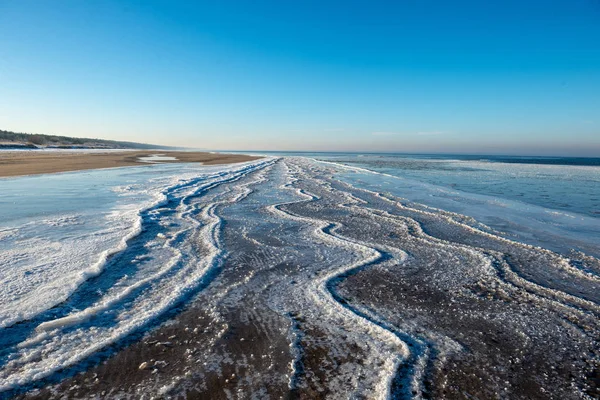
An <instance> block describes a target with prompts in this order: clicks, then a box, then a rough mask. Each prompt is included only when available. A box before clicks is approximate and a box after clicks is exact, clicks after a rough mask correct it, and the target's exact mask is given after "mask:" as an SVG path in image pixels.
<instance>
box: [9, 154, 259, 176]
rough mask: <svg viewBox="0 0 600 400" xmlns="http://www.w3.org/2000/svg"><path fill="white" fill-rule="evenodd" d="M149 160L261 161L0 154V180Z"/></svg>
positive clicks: (192, 156)
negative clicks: (1, 178) (2, 178)
mask: <svg viewBox="0 0 600 400" xmlns="http://www.w3.org/2000/svg"><path fill="white" fill-rule="evenodd" d="M152 156H154V157H155V158H156V159H158V160H160V163H173V162H176V163H182V162H184V163H202V164H204V165H215V164H232V163H239V162H245V161H252V160H255V159H258V158H260V157H253V156H248V155H243V154H224V153H208V152H186V151H156V150H152V151H149V150H131V151H129V150H125V151H108V152H81V151H78V152H69V151H0V177H11V176H22V175H36V174H48V173H55V172H68V171H79V170H87V169H98V168H114V167H127V166H142V165H148V162H144V161H143V159H144V158H145V159H148V157H152ZM157 156H158V157H157ZM140 158H142V160H140ZM171 158H173V159H171Z"/></svg>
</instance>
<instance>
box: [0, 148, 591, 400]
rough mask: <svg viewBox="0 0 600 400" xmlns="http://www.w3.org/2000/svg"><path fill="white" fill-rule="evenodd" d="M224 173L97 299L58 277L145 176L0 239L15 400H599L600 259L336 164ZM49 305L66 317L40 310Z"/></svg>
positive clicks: (98, 279)
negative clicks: (438, 205) (494, 228)
mask: <svg viewBox="0 0 600 400" xmlns="http://www.w3.org/2000/svg"><path fill="white" fill-rule="evenodd" d="M220 168H223V171H219V169H220ZM227 168H230V169H229V170H227ZM227 168H225V167H217V168H214V170H213V172H211V173H209V174H207V176H206V177H204V178H203V177H196V179H185V180H183V181H181V182H179V184H176V185H170V186H168V187H167V188H165V189H162V193H163V194H164V196H165V197H164V198H165V199H168V200H167V201H166V202H162V203H157V205H155V206H153V207H151V208H149V209H145V210H144V211H142V212H141V213H140V218H141V226H140V229H139V231H138V233H137V234H136V235H135V236H131V237H130V239H129V240H128V241H127V243H126V246H124V247H123V248H122V250H120V251H119V252H116V253H114V254H113V255H112V256H111V257H110V258H109V259H107V260H106V262H105V263H104V265H103V267H102V270H101V273H99V274H96V275H92V276H90V277H89V278H88V279H86V280H85V281H80V282H78V281H76V280H74V279H73V278H72V275H69V274H66V273H58V272H56V271H58V270H60V269H61V268H64V264H65V263H68V262H69V259H71V258H75V257H70V256H68V257H67V256H64V257H62V256H61V254H66V253H68V252H69V251H71V250H72V251H73V253H72V254H84V253H85V252H89V250H88V249H89V248H93V246H98V245H99V244H98V242H100V241H97V240H96V241H87V240H88V237H95V238H98V237H100V238H101V239H102V240H101V242H102V243H103V242H106V241H107V240H109V239H110V238H111V237H112V236H110V230H107V229H106V225H102V224H100V225H99V226H98V228H99V229H97V230H95V231H94V232H95V234H94V235H90V234H89V232H90V230H91V229H93V226H92V225H91V224H90V221H89V219H90V218H93V216H90V214H86V215H87V217H86V218H83V217H79V216H78V215H83V214H82V213H84V212H86V210H87V209H88V208H90V207H92V208H93V207H98V204H97V203H96V202H94V200H93V199H94V198H96V197H99V198H101V199H108V200H109V201H115V200H114V199H115V198H117V199H119V201H121V202H125V201H127V199H128V198H132V199H135V198H136V197H137V196H140V195H141V193H143V192H144V185H139V182H138V183H136V182H132V180H131V179H132V177H131V176H125V177H124V178H123V180H122V181H120V183H119V185H118V186H114V185H115V183H114V181H111V182H113V183H111V186H110V187H111V188H112V187H113V186H114V187H118V188H120V190H118V191H116V192H115V191H112V190H111V193H113V194H112V195H110V194H106V193H104V194H102V192H94V195H93V196H91V195H89V197H87V198H85V199H82V198H81V197H82V196H88V195H86V193H87V191H89V190H95V189H93V187H92V186H93V185H99V184H101V182H100V181H95V182H94V183H93V185H90V187H84V188H81V186H82V185H79V182H77V181H74V180H73V181H69V180H68V179H66V178H69V177H65V181H63V180H62V179H56V180H55V182H54V181H53V182H52V184H53V185H62V187H64V188H67V189H68V190H62V191H59V194H58V195H57V194H53V192H52V191H51V190H44V191H42V193H44V194H43V200H44V201H46V202H48V200H50V203H51V204H52V207H57V204H58V203H59V202H58V201H56V200H54V199H55V198H56V199H60V200H61V201H62V203H61V204H59V206H62V204H63V203H64V204H69V205H70V208H71V210H76V209H77V207H75V206H74V205H73V204H74V203H73V202H74V201H75V200H74V199H73V197H77V198H78V199H79V201H80V204H81V206H82V209H81V210H78V211H77V210H76V212H74V211H69V213H68V214H66V215H65V213H64V212H63V211H61V209H60V207H59V209H58V211H57V212H55V213H54V214H56V216H55V217H52V218H51V215H50V213H48V215H45V216H44V218H43V219H41V220H40V221H39V222H38V223H37V224H35V225H32V223H31V221H30V219H29V216H28V214H27V215H26V218H27V219H26V222H24V223H22V224H20V225H16V224H13V225H11V227H10V229H8V228H5V229H4V231H0V233H2V234H4V238H5V239H4V243H12V245H11V246H10V249H17V250H10V251H5V252H4V257H6V258H5V259H9V260H10V262H7V263H6V264H5V265H6V266H7V267H5V268H4V270H0V273H4V274H6V276H8V274H11V275H10V277H11V280H10V284H11V285H12V286H9V285H8V284H5V286H4V287H7V288H12V287H15V288H18V290H19V293H23V294H21V295H20V296H19V297H16V296H12V297H11V296H10V293H11V292H9V291H8V290H6V291H5V292H4V293H0V323H4V324H5V325H7V326H6V327H5V328H3V330H2V333H3V334H4V336H1V335H0V399H3V398H19V399H60V398H65V397H68V398H75V399H89V398H114V399H122V398H188V399H228V398H253V397H256V398H298V399H329V398H354V397H356V398H369V399H371V398H403V399H404V398H419V399H464V398H479V399H497V398H510V399H523V400H525V399H548V398H557V399H558V398H560V399H573V400H576V399H582V398H597V397H598V396H599V392H598V387H599V385H598V382H600V380H599V379H600V375H599V369H598V358H599V354H600V353H599V348H598V343H597V342H598V341H597V338H598V336H599V332H600V324H599V319H598V315H599V314H600V309H599V307H598V304H599V294H598V290H597V285H598V281H599V280H598V272H599V271H600V262H599V261H598V259H597V258H595V257H591V256H586V255H584V254H583V253H581V254H579V255H577V254H570V258H567V257H565V256H564V255H562V254H560V253H557V252H553V251H550V250H548V249H544V248H541V247H535V246H531V245H528V244H526V243H521V242H518V241H514V240H510V239H507V238H505V237H503V236H500V235H498V234H496V233H494V232H490V231H484V230H483V228H482V227H481V226H480V225H478V224H477V222H476V221H474V220H471V219H469V218H466V216H462V215H459V214H455V213H451V212H447V211H443V210H437V211H432V208H427V207H424V206H423V205H419V204H416V203H410V202H402V201H401V200H399V199H398V198H396V197H394V196H392V195H391V194H388V195H383V194H382V193H381V192H378V191H377V192H376V191H371V190H368V189H367V188H366V187H362V186H361V185H366V184H367V181H366V180H367V179H369V177H372V175H373V174H368V175H367V174H365V173H360V172H355V174H356V175H358V176H356V177H355V178H354V179H353V180H352V182H353V183H354V184H352V183H351V181H345V180H342V179H341V178H340V176H343V175H342V171H347V170H346V169H343V168H342V167H340V166H338V165H334V164H331V163H319V162H318V161H314V160H311V159H308V158H293V157H288V158H279V159H275V158H264V159H261V160H258V161H257V162H255V163H252V164H250V165H237V166H236V165H234V166H228V167H227ZM156 170H157V171H158V170H159V168H157V169H156ZM127 171H129V170H128V169H124V170H123V171H121V172H127ZM73 175H75V174H73ZM48 178H49V179H50V177H48ZM71 178H72V177H71ZM140 179H141V178H140ZM154 179H156V177H154ZM346 179H350V178H346ZM385 179H392V178H390V177H389V176H387V177H385ZM32 180H34V179H32ZM24 181H25V180H24ZM377 182H378V183H377V184H378V185H381V184H382V182H383V179H382V178H379V179H378V181H377ZM73 183H77V185H75V184H73ZM40 184H41V183H40ZM395 184H396V185H398V184H399V183H395ZM151 185H152V182H148V183H146V185H145V187H146V188H148V187H150V186H151ZM83 186H85V185H83ZM6 187H7V189H5V191H7V192H8V191H9V190H10V188H9V185H6ZM74 187H75V188H78V189H81V191H80V192H77V196H75V195H73V196H72V197H71V198H69V197H68V196H66V195H65V193H66V194H68V193H70V191H71V190H73V188H74ZM136 187H137V188H138V189H136ZM136 190H139V191H136ZM147 190H148V189H146V191H147ZM150 190H154V189H150ZM13 193H14V194H13V195H12V196H11V197H8V198H7V199H6V200H5V201H6V202H7V203H9V202H10V201H11V200H12V199H16V198H17V197H18V198H19V199H21V203H22V204H19V207H17V206H14V207H13V209H12V211H11V213H10V214H5V218H15V217H14V215H15V214H17V213H19V212H21V209H22V207H24V209H25V210H27V205H28V204H30V203H31V201H26V200H23V187H15V188H14V189H13ZM95 193H98V195H99V196H96V194H95ZM122 193H125V195H123V196H121V195H119V194H122ZM5 196H6V195H5ZM111 196H114V197H111ZM65 199H67V200H68V201H67V200H65ZM110 199H113V200H110ZM104 202H106V201H103V203H104ZM50 203H48V204H50ZM120 204H122V203H117V204H116V205H115V206H114V207H113V208H112V209H115V210H117V209H120V210H122V212H127V207H125V208H123V207H121V206H120ZM94 214H99V213H98V212H97V211H94ZM114 215H115V213H114V212H112V213H111V214H110V217H109V218H110V219H109V221H110V223H111V225H110V226H109V228H110V227H112V228H114V227H115V224H117V223H118V220H117V219H115V217H114ZM122 218H127V214H123V216H122ZM24 220H25V219H24ZM101 222H102V221H101V220H99V223H101ZM86 223H87V224H88V225H87V226H86V225H85V224H86ZM119 226H121V225H119ZM121 230H122V231H123V234H126V232H127V229H121V228H118V229H117V231H121ZM29 232H31V235H30V236H28V234H29ZM77 232H81V234H79V236H77ZM70 237H75V240H73V241H69V240H68V238H70ZM65 238H66V239H65ZM111 240H112V239H111ZM55 242H58V243H61V247H56V250H55V248H54V247H51V246H52V245H53V243H55ZM88 243H90V244H88ZM45 248H50V250H49V251H48V252H47V254H46V253H44V249H45ZM101 250H102V249H100V248H98V249H97V250H96V251H97V252H98V251H101ZM61 252H62V253H61ZM0 255H2V253H0ZM8 257H10V258H8ZM60 257H62V258H60ZM79 257H83V256H82V255H80V256H79ZM21 260H31V261H29V262H28V263H25V262H22V261H21ZM0 265H1V264H0ZM557 266H560V268H559V267H557ZM63 270H64V271H69V272H70V271H83V272H85V271H87V270H88V268H87V264H86V263H82V266H81V267H80V268H79V269H77V265H74V266H73V267H69V268H68V269H67V268H64V269H63ZM0 276H2V275H1V274H0ZM69 279H71V280H69ZM71 282H75V283H71ZM30 287H35V288H36V293H35V295H31V296H30V295H28V293H30V292H31V290H29V288H30ZM45 287H48V288H50V289H48V290H47V291H46V293H47V295H46V296H45V297H46V298H49V299H50V300H52V298H53V296H54V300H53V303H52V302H48V303H47V305H45V306H43V307H39V305H40V304H39V303H40V302H42V301H44V300H45V298H40V296H39V295H38V293H40V292H41V291H42V290H44V288H45ZM61 287H72V289H69V290H71V291H70V292H68V295H67V296H66V299H64V300H63V299H62V298H59V297H58V296H56V295H55V293H56V292H57V291H58V290H60V288H61ZM2 296H4V297H2ZM4 299H6V300H4ZM3 300H4V302H3ZM4 304H7V305H8V307H10V308H7V306H4ZM3 307H4V308H3ZM2 312H4V315H6V317H4V319H3V318H2ZM13 316H14V317H13ZM9 318H13V322H10V321H8V319H9ZM7 321H8V322H7ZM38 354H39V355H41V356H39V357H38V356H37V355H38ZM32 355H33V356H32ZM548 393H552V394H553V396H548ZM3 396H4V397H3ZM353 396H354V397H353Z"/></svg>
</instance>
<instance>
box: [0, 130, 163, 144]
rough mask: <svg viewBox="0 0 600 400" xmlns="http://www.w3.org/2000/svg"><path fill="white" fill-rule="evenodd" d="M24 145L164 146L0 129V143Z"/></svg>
mask: <svg viewBox="0 0 600 400" xmlns="http://www.w3.org/2000/svg"><path fill="white" fill-rule="evenodd" d="M2 142H10V143H15V144H16V143H24V144H33V145H35V146H50V147H82V148H85V147H89V148H111V149H158V148H164V147H165V146H156V145H152V144H145V143H134V142H121V141H115V140H104V139H86V138H73V137H67V136H55V135H42V134H37V133H17V132H10V131H4V130H1V129H0V143H2Z"/></svg>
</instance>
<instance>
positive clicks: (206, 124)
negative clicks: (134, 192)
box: [0, 0, 600, 156]
mask: <svg viewBox="0 0 600 400" xmlns="http://www.w3.org/2000/svg"><path fill="white" fill-rule="evenodd" d="M400 3H401V4H394V5H390V4H388V2H360V1H359V2H350V3H347V4H346V5H345V6H344V7H341V6H340V5H339V3H338V2H310V1H309V2H302V4H282V3H281V2H274V1H273V2H271V1H259V2H252V3H246V2H220V3H219V4H212V3H202V2H196V3H194V5H191V4H188V3H185V2H176V3H164V2H152V1H148V2H143V3H141V4H139V3H129V4H128V3H126V2H117V1H114V2H112V1H104V2H96V1H90V2H77V1H57V2H52V3H51V2H45V1H27V2H21V1H2V0H0V92H1V93H2V95H1V96H0V129H5V130H12V131H17V132H31V133H48V134H57V135H65V136H77V137H94V138H105V139H114V140H128V141H137V142H146V143H154V144H163V145H170V146H185V147H194V148H205V149H221V150H225V149H227V150H257V151H260V150H307V151H359V152H360V151H364V152H367V151H396V152H435V153H439V152H446V153H485V154H528V155H571V156H600V44H599V43H600V40H599V39H600V3H599V2H596V1H591V0H575V1H572V2H566V1H565V2H541V1H532V2H527V4H522V3H523V2H517V1H507V2H502V4H496V5H494V4H481V2H475V1H459V2H453V3H452V4H447V3H445V2H441V1H428V0H424V1H420V2H417V1H407V2H400Z"/></svg>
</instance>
